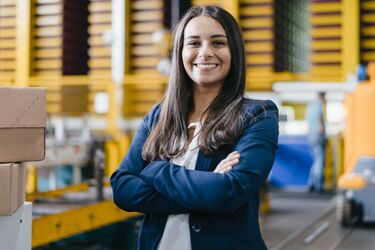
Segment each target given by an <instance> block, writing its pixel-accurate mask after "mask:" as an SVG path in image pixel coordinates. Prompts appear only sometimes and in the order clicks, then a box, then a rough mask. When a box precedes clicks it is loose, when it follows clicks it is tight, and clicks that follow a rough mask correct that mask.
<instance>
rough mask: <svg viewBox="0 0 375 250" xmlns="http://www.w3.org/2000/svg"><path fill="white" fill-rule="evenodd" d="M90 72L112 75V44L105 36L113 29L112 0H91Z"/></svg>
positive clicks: (93, 74)
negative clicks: (106, 41) (108, 42)
mask: <svg viewBox="0 0 375 250" xmlns="http://www.w3.org/2000/svg"><path fill="white" fill-rule="evenodd" d="M88 8H89V17H88V18H89V28H88V29H89V45H90V49H89V52H88V53H89V61H88V65H89V74H90V75H92V76H108V77H111V54H112V53H111V45H110V44H106V43H105V40H104V36H105V34H106V33H111V31H112V0H89V7H88Z"/></svg>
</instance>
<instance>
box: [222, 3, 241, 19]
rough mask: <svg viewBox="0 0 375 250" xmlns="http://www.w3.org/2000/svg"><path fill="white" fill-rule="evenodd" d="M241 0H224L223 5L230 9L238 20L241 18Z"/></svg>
mask: <svg viewBox="0 0 375 250" xmlns="http://www.w3.org/2000/svg"><path fill="white" fill-rule="evenodd" d="M239 2H240V1H239V0H232V1H228V0H222V6H223V8H224V9H225V10H226V11H228V12H229V13H231V14H232V16H234V18H235V19H236V20H237V22H238V21H239V20H240V13H239V5H240V3H239Z"/></svg>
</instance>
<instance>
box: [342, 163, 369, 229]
mask: <svg viewBox="0 0 375 250" xmlns="http://www.w3.org/2000/svg"><path fill="white" fill-rule="evenodd" d="M338 185H339V188H340V191H339V192H340V195H339V197H338V199H337V209H336V212H337V219H338V220H339V222H340V223H341V225H343V226H347V225H350V224H352V223H353V222H356V221H362V222H375V200H374V199H373V196H374V191H375V157H361V158H359V159H358V161H357V163H356V165H355V166H354V168H353V171H352V172H351V173H348V174H345V175H343V176H342V177H341V178H340V179H339V183H338Z"/></svg>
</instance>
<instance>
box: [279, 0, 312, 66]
mask: <svg viewBox="0 0 375 250" xmlns="http://www.w3.org/2000/svg"><path fill="white" fill-rule="evenodd" d="M274 13H275V20H274V22H275V29H274V32H275V51H274V60H275V62H274V71H275V72H293V73H304V72H307V71H308V70H309V55H310V51H309V50H310V48H309V47H310V45H309V44H310V25H309V2H308V0H288V1H283V0H275V4H274Z"/></svg>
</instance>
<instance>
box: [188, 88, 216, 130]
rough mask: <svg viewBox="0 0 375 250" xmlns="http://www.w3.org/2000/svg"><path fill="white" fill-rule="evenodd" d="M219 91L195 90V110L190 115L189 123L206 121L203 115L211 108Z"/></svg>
mask: <svg viewBox="0 0 375 250" xmlns="http://www.w3.org/2000/svg"><path fill="white" fill-rule="evenodd" d="M219 91H220V90H219V89H217V88H215V89H213V88H211V89H208V88H202V87H196V88H195V89H194V94H193V101H194V110H193V111H192V112H191V113H190V114H189V123H192V122H197V121H200V120H201V119H203V120H204V117H202V115H203V113H204V112H205V111H206V109H207V108H208V107H209V106H210V104H211V103H212V101H213V100H214V99H215V97H216V96H217V95H218V94H219Z"/></svg>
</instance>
